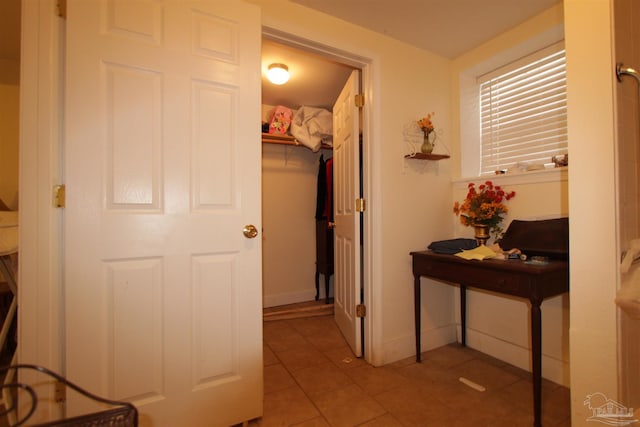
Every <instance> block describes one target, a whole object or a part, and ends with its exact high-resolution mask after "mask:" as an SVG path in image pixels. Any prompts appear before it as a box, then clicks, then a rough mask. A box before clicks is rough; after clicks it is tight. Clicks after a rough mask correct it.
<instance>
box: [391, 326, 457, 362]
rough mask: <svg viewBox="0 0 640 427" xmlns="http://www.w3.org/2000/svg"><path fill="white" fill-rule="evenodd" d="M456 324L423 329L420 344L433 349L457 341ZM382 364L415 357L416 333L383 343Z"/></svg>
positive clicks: (426, 348) (424, 347) (425, 348)
mask: <svg viewBox="0 0 640 427" xmlns="http://www.w3.org/2000/svg"><path fill="white" fill-rule="evenodd" d="M455 326H456V325H455V324H451V325H446V326H441V327H439V328H435V329H429V330H424V328H423V330H422V333H421V334H420V337H421V338H420V346H421V348H422V351H427V350H432V349H434V348H438V347H442V346H443V345H447V344H451V343H453V342H456V327H455ZM382 351H383V355H382V364H387V363H392V362H396V361H398V360H402V359H406V358H407V357H415V355H416V338H415V335H414V334H408V335H404V336H402V337H399V338H397V339H395V340H392V341H388V342H386V343H384V345H383V350H382Z"/></svg>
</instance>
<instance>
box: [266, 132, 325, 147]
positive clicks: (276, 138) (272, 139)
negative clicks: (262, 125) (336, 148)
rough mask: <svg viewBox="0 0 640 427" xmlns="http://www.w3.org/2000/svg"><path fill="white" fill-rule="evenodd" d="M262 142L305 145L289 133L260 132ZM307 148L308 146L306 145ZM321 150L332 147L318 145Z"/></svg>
mask: <svg viewBox="0 0 640 427" xmlns="http://www.w3.org/2000/svg"><path fill="white" fill-rule="evenodd" d="M262 143H263V144H280V145H294V146H298V147H306V146H305V145H302V144H300V143H299V142H298V141H296V139H295V138H294V137H293V136H291V135H278V134H272V133H263V134H262ZM306 148H308V147H306ZM320 148H322V149H323V150H333V147H332V146H330V145H326V144H322V145H321V146H320Z"/></svg>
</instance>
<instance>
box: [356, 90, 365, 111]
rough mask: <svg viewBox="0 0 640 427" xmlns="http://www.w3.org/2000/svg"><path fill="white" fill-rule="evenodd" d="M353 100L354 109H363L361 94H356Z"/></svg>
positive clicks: (362, 96)
mask: <svg viewBox="0 0 640 427" xmlns="http://www.w3.org/2000/svg"><path fill="white" fill-rule="evenodd" d="M354 100H355V102H356V107H358V108H362V107H364V95H363V94H361V93H358V94H357V95H356V96H355V98H354Z"/></svg>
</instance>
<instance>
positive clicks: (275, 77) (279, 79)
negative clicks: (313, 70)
mask: <svg viewBox="0 0 640 427" xmlns="http://www.w3.org/2000/svg"><path fill="white" fill-rule="evenodd" d="M267 78H268V79H269V81H270V82H271V83H273V84H275V85H283V84H285V83H286V82H287V81H289V67H287V66H286V65H284V64H271V65H269V68H268V69H267Z"/></svg>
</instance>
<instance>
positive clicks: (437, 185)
mask: <svg viewBox="0 0 640 427" xmlns="http://www.w3.org/2000/svg"><path fill="white" fill-rule="evenodd" d="M252 2H253V3H257V4H259V5H261V6H262V13H263V15H262V23H263V25H264V26H265V27H268V28H271V29H274V30H277V31H279V32H284V33H288V34H290V35H293V36H295V37H296V38H298V39H304V40H310V41H313V42H314V43H318V44H321V45H325V46H332V47H335V48H337V49H339V50H341V51H344V52H347V53H348V54H350V55H353V56H357V57H360V58H362V60H363V61H366V62H369V63H371V66H370V68H369V73H370V74H369V75H368V76H365V78H367V77H368V78H370V79H371V81H372V92H370V93H365V96H367V100H366V102H368V103H370V104H369V107H368V108H369V109H370V111H371V112H372V113H371V116H370V117H365V119H364V120H365V126H367V123H369V124H370V129H372V132H370V134H369V135H365V145H366V146H365V156H366V157H367V163H366V165H365V168H366V169H367V175H368V176H369V177H370V179H369V180H368V182H366V184H365V186H366V188H365V196H366V197H367V199H368V200H367V209H368V210H369V213H368V215H369V218H370V220H369V222H368V223H367V224H365V227H367V231H366V232H365V238H366V239H368V242H367V243H368V245H369V250H370V251H371V253H372V262H371V263H370V264H369V265H368V266H367V268H368V270H367V271H365V277H366V280H368V281H370V282H372V289H373V292H372V295H371V296H370V298H369V300H368V301H367V306H368V312H369V313H371V315H372V318H373V322H374V323H375V327H374V328H373V331H371V329H369V332H373V334H374V335H373V336H369V337H368V338H367V339H368V342H369V344H373V348H372V349H371V351H370V352H369V353H368V356H367V357H368V358H369V360H371V361H372V362H373V363H375V364H382V363H386V362H391V361H394V360H398V359H400V358H403V357H409V356H411V355H413V354H414V351H415V350H414V346H415V344H414V328H413V286H412V284H413V277H412V274H411V259H410V256H409V252H410V251H413V250H418V249H424V248H426V246H427V245H428V244H429V243H430V242H431V241H433V240H436V239H442V238H446V237H448V236H451V233H452V231H453V229H452V224H451V221H450V210H449V206H448V205H449V202H450V200H451V194H450V192H451V190H450V180H451V176H450V167H451V162H450V161H448V160H444V161H440V162H427V161H419V160H405V159H404V154H406V153H407V147H406V145H405V142H404V140H403V129H404V126H405V125H406V124H407V123H411V122H412V121H414V120H417V119H419V118H421V117H422V116H424V114H426V113H427V112H430V111H435V112H436V116H435V123H436V127H438V128H440V129H442V131H443V138H442V139H441V141H440V144H439V145H438V146H437V147H436V152H446V148H445V147H447V146H449V144H450V142H449V138H448V136H447V135H450V127H449V122H450V117H449V114H450V98H451V97H450V93H449V87H448V85H447V84H443V82H447V81H448V80H449V65H450V61H448V60H446V59H445V58H442V57H439V56H436V55H433V54H430V53H428V52H424V51H422V50H419V49H417V48H414V47H411V46H409V45H406V44H403V43H400V42H398V41H395V40H393V39H391V38H389V37H385V36H382V35H380V34H377V33H374V32H371V31H368V30H365V29H363V28H360V27H357V26H355V25H351V24H347V23H345V22H343V21H340V20H338V19H335V18H331V17H329V16H327V15H324V14H321V13H318V12H315V11H312V10H310V9H307V8H304V7H301V6H299V5H296V4H293V3H289V2H285V1H281V0H252ZM282 11H286V13H282ZM434 288H435V287H434ZM452 306H453V290H452V289H449V287H446V286H444V285H440V287H439V288H437V289H434V290H433V291H431V292H425V297H424V300H423V307H424V309H426V310H429V316H424V317H423V319H424V321H423V331H424V335H425V337H424V338H425V340H424V343H425V348H430V347H435V346H439V345H442V344H445V343H447V342H450V341H452V340H454V339H455V334H454V332H455V330H454V326H453V321H452V320H453V312H452V311H453V310H452Z"/></svg>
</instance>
